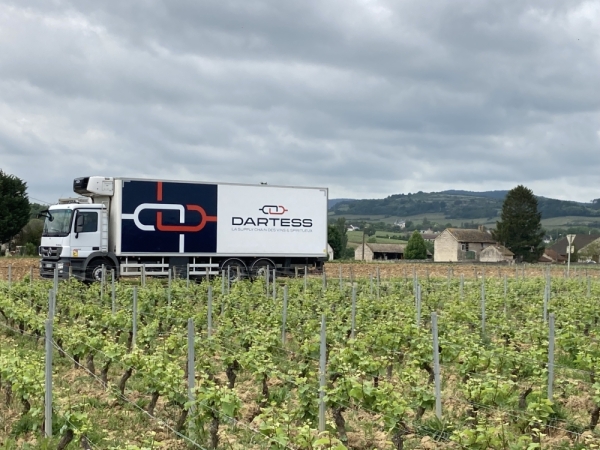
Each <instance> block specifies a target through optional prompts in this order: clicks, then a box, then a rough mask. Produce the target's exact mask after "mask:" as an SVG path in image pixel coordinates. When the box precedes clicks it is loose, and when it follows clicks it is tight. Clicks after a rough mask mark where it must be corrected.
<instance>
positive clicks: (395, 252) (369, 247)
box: [354, 243, 404, 261]
mask: <svg viewBox="0 0 600 450" xmlns="http://www.w3.org/2000/svg"><path fill="white" fill-rule="evenodd" d="M362 252H363V246H362V245H359V246H358V247H356V249H355V250H354V259H355V260H357V261H362V260H363V253H362ZM393 259H404V245H402V244H371V243H365V257H364V261H374V260H393Z"/></svg>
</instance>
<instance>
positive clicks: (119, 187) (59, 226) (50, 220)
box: [39, 176, 328, 281]
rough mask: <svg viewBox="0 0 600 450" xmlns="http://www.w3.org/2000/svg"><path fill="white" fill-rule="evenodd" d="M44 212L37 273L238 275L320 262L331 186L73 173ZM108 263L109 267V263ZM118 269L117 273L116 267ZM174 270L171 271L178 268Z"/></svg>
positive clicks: (323, 258)
mask: <svg viewBox="0 0 600 450" xmlns="http://www.w3.org/2000/svg"><path fill="white" fill-rule="evenodd" d="M73 191H74V192H75V193H76V194H79V196H80V197H74V198H67V199H61V200H59V202H58V204H56V205H52V206H50V207H49V208H48V209H47V210H46V211H44V212H43V213H42V215H44V216H45V221H44V230H43V234H42V242H41V246H40V249H39V250H40V256H41V260H40V274H41V276H42V277H44V278H52V277H53V276H54V271H55V269H56V270H57V273H58V277H59V278H61V279H65V278H68V277H69V276H73V277H75V278H77V279H79V280H85V281H99V280H101V279H102V277H103V276H106V275H108V274H109V273H114V275H115V276H116V277H129V276H141V275H142V273H146V274H148V275H154V276H166V275H168V274H169V271H173V268H174V267H176V270H175V271H174V272H176V273H177V274H178V275H179V276H190V277H191V278H194V277H202V276H210V275H217V274H219V273H222V272H221V271H224V270H225V271H227V273H228V274H230V275H231V276H232V277H234V276H235V277H237V276H240V275H241V276H260V275H262V274H264V271H265V270H270V271H272V270H273V269H276V270H277V271H283V272H287V273H291V272H292V271H295V268H296V267H308V268H316V269H320V268H322V265H323V263H324V261H326V260H327V258H328V252H327V199H328V190H327V188H309V187H286V186H272V185H264V184H260V185H249V184H235V183H208V182H196V181H168V180H148V179H135V178H118V177H101V176H91V177H83V178H76V179H75V180H74V181H73ZM103 271H104V272H103ZM111 271H114V272H111ZM171 273H172V272H171Z"/></svg>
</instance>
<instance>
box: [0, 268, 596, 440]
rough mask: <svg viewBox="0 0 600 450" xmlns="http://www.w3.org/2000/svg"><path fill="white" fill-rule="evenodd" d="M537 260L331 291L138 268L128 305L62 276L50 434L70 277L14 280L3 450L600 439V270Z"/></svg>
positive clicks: (1, 339) (390, 273) (335, 282)
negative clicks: (49, 331) (48, 365)
mask: <svg viewBox="0 0 600 450" xmlns="http://www.w3.org/2000/svg"><path fill="white" fill-rule="evenodd" d="M340 268H341V269H342V278H341V279H340V278H339V273H340ZM412 269H414V272H413V270H412ZM417 269H419V270H418V271H417ZM521 269H524V268H517V269H515V268H500V267H494V268H485V269H484V268H482V266H470V267H469V266H462V267H461V266H454V267H451V266H443V265H431V264H429V265H416V264H415V265H412V266H409V265H402V264H380V265H373V264H348V265H338V264H330V265H328V266H327V274H326V275H327V279H326V285H327V287H326V288H324V282H323V278H322V277H321V276H311V277H308V278H306V279H304V278H302V277H300V278H299V279H289V278H287V279H285V278H279V279H278V280H277V282H276V283H275V286H276V288H275V290H273V286H274V284H273V283H272V282H270V283H268V284H267V283H266V280H259V281H255V282H254V283H250V282H247V281H241V282H234V283H232V284H231V286H229V285H227V284H226V283H224V282H223V280H221V279H219V278H216V279H213V280H212V281H211V283H210V284H209V283H207V282H206V281H203V282H202V283H199V284H196V283H191V284H190V285H189V286H188V285H187V283H186V281H185V280H178V281H174V282H173V283H172V284H171V286H168V285H167V282H166V280H163V281H161V280H149V281H148V283H147V284H146V286H138V285H137V284H139V283H138V281H135V280H134V281H128V282H122V283H115V285H114V300H113V296H112V286H111V285H110V283H109V284H107V285H106V286H104V287H103V286H100V285H99V284H96V285H93V286H91V287H88V286H85V285H82V284H80V283H78V282H75V281H69V282H62V283H60V285H59V291H58V295H57V298H56V306H55V314H54V320H53V341H52V344H53V347H54V349H53V367H52V378H53V400H52V408H53V419H52V424H53V437H52V438H50V439H48V438H43V437H42V435H41V432H40V430H43V429H44V424H43V418H44V336H45V319H46V318H47V317H48V315H49V312H48V292H49V290H50V288H51V283H49V282H46V281H33V282H30V281H29V280H28V279H27V278H25V279H23V281H14V280H13V281H12V282H11V284H10V286H9V283H8V282H7V281H4V280H6V279H5V278H3V281H0V377H1V378H0V382H1V384H2V386H1V388H2V393H3V395H2V397H1V398H0V448H9V449H11V448H14V449H16V448H23V449H25V448H31V449H33V448H80V447H84V448H102V449H104V448H106V449H130V450H133V449H146V448H147V449H150V448H184V447H189V448H200V449H208V448H217V449H314V450H317V449H337V450H343V449H357V450H358V449H365V450H366V449H371V450H373V449H434V448H456V449H458V448H465V449H534V448H543V449H567V448H574V449H575V448H577V449H579V448H581V449H583V448H599V447H598V446H599V445H600V434H598V433H597V432H596V431H595V428H596V424H597V421H598V418H599V416H600V383H598V382H596V372H597V371H598V361H600V345H599V343H598V327H597V323H598V320H599V318H600V314H599V313H598V307H597V305H598V298H599V296H600V280H598V279H597V278H596V277H589V278H588V277H586V276H585V272H584V270H582V269H580V270H579V271H578V273H577V274H575V271H573V272H572V274H571V275H572V277H571V278H565V277H564V273H563V272H562V268H561V269H559V270H555V271H554V272H553V273H552V274H551V276H549V275H550V273H549V272H545V271H544V268H541V267H539V266H538V267H530V268H528V269H527V270H526V271H525V270H521ZM461 270H464V271H465V273H464V274H463V275H464V277H462V279H461V277H460V271H461ZM24 272H28V270H26V271H24ZM597 273H598V272H596V271H593V272H592V271H590V274H593V275H596V274H597ZM415 274H416V277H414V275H415ZM505 275H507V276H506V278H505ZM475 276H477V278H475ZM413 277H414V278H413ZM467 277H468V278H467ZM284 284H285V285H287V292H286V290H285V289H284ZM353 286H355V288H356V297H355V301H353V295H352V289H353ZM134 289H135V294H134ZM209 289H210V294H209ZM547 289H548V290H549V291H550V295H549V296H546V294H545V293H546V292H547ZM419 292H420V294H419ZM286 294H287V295H286ZM134 298H135V300H134ZM545 298H548V301H545V300H544V299H545ZM209 299H210V300H209ZM432 312H435V313H436V320H435V321H434V319H433V317H432V315H431V313H432ZM134 318H135V320H134ZM323 318H324V324H325V333H324V335H325V339H324V340H323V339H322V337H323V329H322V328H321V327H322V322H321V321H322V319H323ZM190 319H191V322H192V323H193V333H191V336H192V337H193V339H194V346H193V348H194V350H195V358H193V359H192V361H193V363H192V364H191V365H190V364H189V361H188V349H189V347H188V344H187V343H188V326H189V324H190ZM553 319H554V320H555V323H556V327H555V330H554V334H555V341H553V342H554V343H555V350H554V352H552V353H550V352H549V342H550V334H551V332H550V327H551V325H550V324H551V322H552V320H553ZM435 323H437V327H435ZM353 324H354V325H353ZM435 330H437V335H438V336H439V345H438V346H434V345H433V341H434V332H435ZM434 348H436V349H437V350H438V351H437V352H434ZM550 355H552V356H553V357H554V363H549V357H550ZM436 356H437V357H439V363H440V366H439V367H440V369H439V370H436V367H437V366H436V364H435V358H436ZM322 358H323V360H322ZM321 364H326V369H325V372H324V373H323V375H324V377H323V378H321V371H320V365H321ZM549 369H551V370H550V371H549ZM189 373H193V374H194V376H193V377H192V379H193V380H194V384H195V389H194V390H193V393H192V397H191V399H190V398H188V395H189V393H188V381H187V380H188V379H189V377H188V374H189ZM438 375H439V376H438ZM549 380H551V381H550V383H549ZM320 381H322V382H323V386H324V387H323V393H324V394H325V395H324V396H323V397H320V395H319V392H320V387H319V386H320ZM436 386H439V388H440V389H439V397H436ZM549 386H551V387H552V388H553V392H552V393H550V392H549V389H548V387H549ZM549 397H550V398H552V400H550V399H549ZM438 399H439V400H438ZM321 402H322V403H321ZM438 402H439V403H438ZM320 405H322V408H323V409H322V410H323V413H324V415H323V419H324V420H325V422H324V423H321V422H320ZM320 430H321V431H320ZM69 439H70V440H71V441H70V443H69V444H67V445H66V447H65V445H63V444H65V443H66V442H67V441H69Z"/></svg>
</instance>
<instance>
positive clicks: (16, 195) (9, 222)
mask: <svg viewBox="0 0 600 450" xmlns="http://www.w3.org/2000/svg"><path fill="white" fill-rule="evenodd" d="M29 212H30V211H29V199H28V198H27V184H26V183H25V182H24V181H22V180H21V179H19V178H17V177H16V176H14V175H9V174H7V173H4V172H3V171H2V169H0V243H3V242H9V241H10V240H11V239H12V238H13V237H15V236H16V235H17V233H19V231H21V229H22V228H23V227H24V226H25V225H27V222H29Z"/></svg>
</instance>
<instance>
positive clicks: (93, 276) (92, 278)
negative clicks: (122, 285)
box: [85, 259, 114, 283]
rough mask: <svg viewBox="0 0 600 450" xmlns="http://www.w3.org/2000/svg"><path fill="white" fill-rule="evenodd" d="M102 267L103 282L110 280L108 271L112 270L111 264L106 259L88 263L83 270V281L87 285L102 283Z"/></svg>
mask: <svg viewBox="0 0 600 450" xmlns="http://www.w3.org/2000/svg"><path fill="white" fill-rule="evenodd" d="M103 265H104V271H105V273H106V276H105V280H108V279H109V278H110V277H109V275H108V274H110V271H111V270H112V269H114V267H113V264H112V262H111V261H109V260H106V259H93V260H92V261H90V263H89V264H88V266H87V268H86V270H85V281H87V282H89V283H94V282H100V281H102V266H103Z"/></svg>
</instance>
